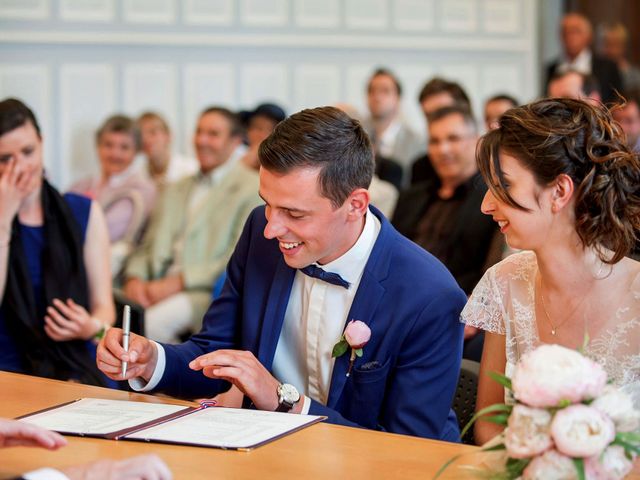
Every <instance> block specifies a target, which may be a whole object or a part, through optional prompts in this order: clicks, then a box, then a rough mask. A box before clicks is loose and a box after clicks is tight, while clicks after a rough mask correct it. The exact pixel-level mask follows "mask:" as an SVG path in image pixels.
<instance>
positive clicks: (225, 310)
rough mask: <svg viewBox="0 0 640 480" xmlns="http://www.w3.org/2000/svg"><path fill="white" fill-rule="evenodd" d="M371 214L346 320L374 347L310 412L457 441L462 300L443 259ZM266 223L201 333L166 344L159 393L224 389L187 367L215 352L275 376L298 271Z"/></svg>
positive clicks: (242, 253) (237, 258)
mask: <svg viewBox="0 0 640 480" xmlns="http://www.w3.org/2000/svg"><path fill="white" fill-rule="evenodd" d="M371 210H372V211H373V212H374V214H375V215H376V216H377V217H378V218H379V219H380V221H381V224H382V226H381V230H380V233H379V235H378V238H377V240H376V243H375V245H374V248H373V250H372V252H371V255H370V257H369V260H368V262H367V265H366V267H365V270H364V274H363V276H362V280H361V282H360V286H359V288H358V291H357V292H356V295H355V298H354V300H353V304H352V306H351V311H350V312H349V315H348V317H347V318H345V324H346V322H347V320H350V319H357V320H362V321H363V322H365V323H367V324H368V325H369V327H370V328H371V332H372V335H371V340H370V341H369V343H368V344H367V345H366V346H365V347H364V355H363V356H362V357H361V358H357V359H356V361H355V364H354V368H353V370H352V372H351V375H350V376H349V377H347V376H346V373H347V368H348V365H349V355H348V354H345V355H343V356H341V357H339V358H337V359H336V362H335V365H334V369H333V375H332V379H331V387H330V391H329V398H328V402H327V405H326V406H325V405H322V404H320V403H318V402H316V401H312V405H311V408H310V410H309V413H310V414H314V415H326V416H327V417H328V420H329V421H330V422H331V423H337V424H342V425H349V426H360V427H365V428H370V429H378V430H386V431H390V432H395V433H404V434H410V435H417V436H421V437H428V438H435V439H441V440H448V441H458V438H459V432H458V426H457V422H456V417H455V414H454V413H453V412H452V411H451V410H450V405H451V401H452V399H453V395H454V393H455V389H456V384H457V380H458V372H459V369H460V357H461V350H462V332H463V325H462V324H461V323H460V322H459V319H458V318H459V314H460V311H461V309H462V307H463V306H464V304H465V302H466V296H465V294H464V293H463V292H462V290H461V289H460V288H459V287H458V285H457V284H456V282H455V280H454V279H453V277H452V276H451V275H450V273H449V272H448V271H447V269H446V268H445V267H444V266H443V265H442V264H441V263H440V262H439V261H438V260H437V259H435V258H434V257H433V256H431V255H430V254H429V253H427V252H425V251H424V250H423V249H422V248H420V247H418V246H417V245H415V244H414V243H412V242H411V241H409V240H408V239H406V238H405V237H403V236H402V235H400V234H399V233H398V232H397V231H396V230H395V229H394V228H393V227H392V226H391V224H390V223H389V222H388V221H387V220H386V219H385V218H384V216H383V215H382V214H381V213H380V212H379V211H378V210H376V209H375V208H371ZM265 225H266V219H265V214H264V207H258V208H256V209H255V210H254V211H253V212H252V213H251V215H250V216H249V218H248V220H247V223H246V225H245V227H244V231H243V233H242V236H241V237H240V240H239V241H238V244H237V246H236V249H235V252H234V253H233V256H232V257H231V260H230V261H229V265H228V267H227V281H226V283H225V286H224V288H223V290H222V293H221V295H220V296H219V297H218V298H217V299H216V300H215V301H214V302H213V303H212V304H211V307H209V311H208V312H207V314H206V315H205V317H204V321H203V326H202V330H201V331H200V332H199V333H198V334H196V335H194V336H192V337H191V339H189V340H188V341H187V342H185V343H183V344H181V345H164V348H165V351H166V355H167V365H166V370H165V373H164V375H163V377H162V379H161V381H160V383H159V385H158V387H157V389H158V390H160V391H164V392H166V393H168V394H170V395H174V396H178V397H186V398H195V397H202V396H212V395H215V394H216V393H218V392H221V391H224V390H227V389H228V388H229V384H228V383H227V382H224V381H220V380H212V379H209V378H207V377H205V376H204V375H202V373H201V372H194V371H192V370H190V369H189V367H188V365H187V364H188V363H189V362H190V361H191V360H193V359H194V358H195V357H197V356H199V355H202V354H204V353H208V352H211V351H214V350H217V349H241V350H250V351H251V352H253V353H254V354H255V355H256V357H257V358H258V359H259V360H260V362H261V363H262V364H263V365H264V366H265V367H266V368H267V369H269V370H271V368H272V363H273V357H274V354H275V350H276V346H277V343H278V339H279V337H280V330H281V328H282V323H283V319H284V314H285V311H286V308H287V303H288V301H289V294H290V292H291V286H292V284H293V279H294V276H295V273H296V270H295V269H292V268H290V267H289V266H287V265H286V263H285V262H284V259H283V257H282V254H281V253H280V251H279V249H278V242H277V240H267V239H265V238H264V236H263V231H264V228H265ZM337 340H338V339H336V341H337ZM280 380H282V381H286V379H280ZM274 394H275V393H274Z"/></svg>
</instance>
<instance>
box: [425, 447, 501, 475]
mask: <svg viewBox="0 0 640 480" xmlns="http://www.w3.org/2000/svg"><path fill="white" fill-rule="evenodd" d="M506 448H507V447H505V445H504V443H499V444H497V445H493V446H491V447H485V448H483V449H481V450H480V451H481V452H496V451H498V450H506ZM474 453H475V452H467V453H460V454H458V455H455V456H453V457H452V458H450V459H449V460H448V461H447V462H446V463H445V464H444V465H442V466H441V467H440V469H439V470H438V471H437V472H436V474H435V475H434V477H433V480H436V478H438V477H439V476H440V475H442V473H443V472H444V471H445V470H446V469H447V468H449V465H451V464H452V463H453V462H455V461H456V460H458V459H459V458H460V457H463V456H465V455H473V454H474ZM480 473H481V472H480ZM480 476H482V475H480ZM488 478H491V480H511V477H508V476H504V477H502V476H499V477H497V476H496V475H495V472H490V477H488Z"/></svg>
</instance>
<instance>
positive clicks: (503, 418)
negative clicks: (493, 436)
mask: <svg viewBox="0 0 640 480" xmlns="http://www.w3.org/2000/svg"><path fill="white" fill-rule="evenodd" d="M482 420H484V421H486V422H491V423H497V424H498V425H506V424H507V422H508V421H509V415H507V414H506V413H504V414H501V415H492V416H491V417H484V418H483V419H482Z"/></svg>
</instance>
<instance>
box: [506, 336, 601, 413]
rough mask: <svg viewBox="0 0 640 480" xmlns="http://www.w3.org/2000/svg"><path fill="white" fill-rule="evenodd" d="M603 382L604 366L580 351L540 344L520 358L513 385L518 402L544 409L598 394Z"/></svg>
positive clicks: (576, 401)
mask: <svg viewBox="0 0 640 480" xmlns="http://www.w3.org/2000/svg"><path fill="white" fill-rule="evenodd" d="M606 382H607V374H606V372H605V371H604V369H603V368H602V367H601V366H600V365H599V364H597V363H595V362H594V361H592V360H590V359H588V358H586V357H584V356H583V355H582V354H580V353H579V352H577V351H575V350H570V349H568V348H564V347H561V346H560V345H541V346H540V347H538V348H536V349H535V350H533V351H531V352H529V353H527V354H526V355H524V356H523V357H522V358H521V359H520V362H519V363H518V366H517V368H516V371H515V374H514V376H513V381H512V385H513V391H514V395H515V398H516V399H517V400H518V401H519V402H522V403H525V404H527V405H529V406H531V407H541V408H546V407H557V406H561V405H562V404H563V403H567V402H568V403H578V402H581V401H583V400H588V399H591V398H594V397H597V396H598V395H600V393H601V392H602V389H603V388H604V386H605V384H606Z"/></svg>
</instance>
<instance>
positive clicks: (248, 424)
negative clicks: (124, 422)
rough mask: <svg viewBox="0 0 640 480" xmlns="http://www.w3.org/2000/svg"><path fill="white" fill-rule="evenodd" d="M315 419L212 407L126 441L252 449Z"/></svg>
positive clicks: (311, 416) (139, 433)
mask: <svg viewBox="0 0 640 480" xmlns="http://www.w3.org/2000/svg"><path fill="white" fill-rule="evenodd" d="M318 418H320V417H317V416H313V415H293V414H290V413H276V412H263V411H258V410H246V409H235V408H223V407H211V408H206V409H204V410H200V411H197V412H194V413H191V414H189V415H185V416H184V417H180V418H177V419H175V420H171V421H170V422H166V423H163V424H161V425H157V426H155V427H150V428H147V429H145V430H143V431H140V432H137V433H133V434H131V435H127V438H135V439H140V440H149V441H166V442H175V443H183V444H191V445H203V446H213V447H221V448H230V449H237V448H251V447H253V446H257V445H258V444H260V443H262V442H266V441H268V440H271V439H274V438H276V437H279V436H281V435H284V434H286V433H287V432H290V431H292V430H295V429H297V428H299V427H302V426H304V425H307V424H309V423H313V422H315V421H316V420H317V419H318Z"/></svg>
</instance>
